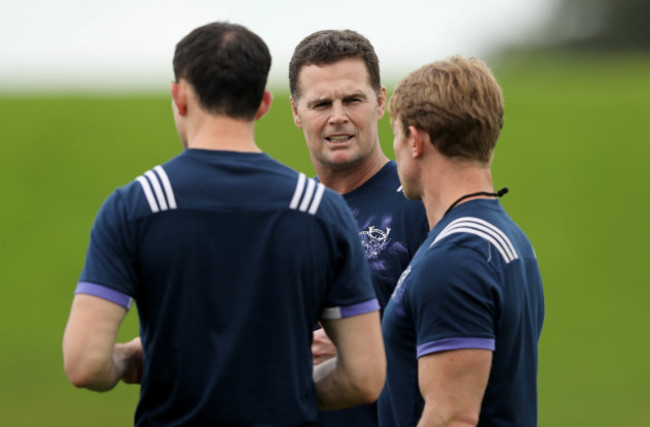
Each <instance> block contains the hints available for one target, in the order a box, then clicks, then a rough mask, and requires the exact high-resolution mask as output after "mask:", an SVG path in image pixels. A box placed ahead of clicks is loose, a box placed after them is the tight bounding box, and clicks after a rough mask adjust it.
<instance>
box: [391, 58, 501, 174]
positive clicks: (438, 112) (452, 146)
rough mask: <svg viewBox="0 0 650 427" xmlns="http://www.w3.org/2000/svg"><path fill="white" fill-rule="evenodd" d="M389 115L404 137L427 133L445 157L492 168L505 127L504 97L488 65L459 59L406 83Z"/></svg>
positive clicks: (428, 69) (422, 72)
mask: <svg viewBox="0 0 650 427" xmlns="http://www.w3.org/2000/svg"><path fill="white" fill-rule="evenodd" d="M388 112H389V114H390V116H391V120H393V121H395V120H399V122H400V123H401V124H402V129H403V131H404V132H408V127H409V126H415V127H416V128H418V129H421V130H423V131H425V132H427V133H428V134H429V137H430V139H431V141H432V143H433V144H434V145H435V146H436V148H437V149H438V150H439V151H440V152H441V153H442V154H444V155H445V156H448V157H460V158H463V159H469V160H474V161H477V162H479V163H480V164H485V165H489V163H490V161H491V158H492V152H493V151H494V147H495V146H496V143H497V139H498V138H499V133H500V132H501V128H502V127H503V95H502V93H501V88H500V87H499V84H498V83H497V81H496V79H495V78H494V76H493V75H492V72H491V71H490V70H489V68H488V67H487V65H486V64H485V63H484V62H483V61H481V60H480V59H477V58H465V57H463V56H453V57H451V58H449V59H446V60H442V61H436V62H433V63H431V64H428V65H425V66H423V67H422V68H420V69H418V70H416V71H414V72H412V73H411V74H409V75H408V76H407V77H406V78H404V79H403V80H402V81H401V82H400V83H399V84H398V86H397V88H396V89H395V92H394V94H393V96H392V97H391V98H390V100H389V102H388Z"/></svg>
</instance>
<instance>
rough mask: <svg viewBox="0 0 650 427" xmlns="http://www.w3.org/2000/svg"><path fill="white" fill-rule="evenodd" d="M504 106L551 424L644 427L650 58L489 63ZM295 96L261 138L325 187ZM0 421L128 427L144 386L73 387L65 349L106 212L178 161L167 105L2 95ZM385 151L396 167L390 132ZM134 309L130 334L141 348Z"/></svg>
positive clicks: (500, 155) (500, 158)
mask: <svg viewBox="0 0 650 427" xmlns="http://www.w3.org/2000/svg"><path fill="white" fill-rule="evenodd" d="M490 65H491V66H492V68H493V70H494V72H495V74H496V76H497V78H498V80H499V81H500V83H501V85H502V88H503V91H504V95H505V100H506V121H505V126H504V130H503V134H502V137H501V139H500V141H499V144H498V147H497V152H496V155H495V160H494V165H493V172H494V179H495V186H496V187H497V188H500V187H501V186H508V187H509V188H510V193H509V194H508V195H507V196H505V197H504V198H503V199H502V203H503V204H504V205H505V206H506V208H507V209H508V211H509V212H510V214H511V216H512V217H513V218H514V219H515V220H516V221H517V222H518V223H519V224H520V225H521V226H522V227H523V228H524V229H525V230H526V231H527V233H528V234H529V236H530V238H531V240H532V242H533V244H534V246H535V249H536V252H537V254H538V258H539V261H540V264H541V269H542V274H543V278H544V284H545V292H546V305H547V317H546V323H545V326H544V331H543V334H542V339H541V351H540V367H539V395H540V407H539V410H540V416H539V419H540V425H541V426H576V425H581V426H613V425H617V426H628V425H630V426H631V425H648V420H650V404H649V403H650V387H649V386H648V385H649V384H650V366H649V364H648V361H649V360H650V345H648V341H649V339H650V332H648V331H649V328H648V326H649V325H650V310H648V308H647V302H648V300H649V298H650V287H649V286H648V284H649V281H648V279H647V273H646V269H645V267H646V265H647V264H646V263H647V259H646V258H647V255H648V253H649V252H648V250H647V249H646V244H647V242H648V241H650V233H649V231H648V230H649V227H648V223H647V221H648V220H647V217H646V215H647V214H648V199H647V195H648V189H647V188H648V184H649V183H650V168H649V167H648V165H647V162H648V158H649V157H650V146H649V144H648V135H649V134H650V123H649V122H650V120H649V119H648V114H649V113H650V84H649V83H650V79H649V76H650V59H649V58H648V57H646V56H643V55H608V56H602V55H598V56H596V55H566V56H561V55H560V56H557V55H556V56H550V55H549V54H544V55H537V56H520V57H518V58H515V59H513V58H512V57H510V58H509V59H505V58H504V59H495V60H493V61H491V62H490ZM288 97H289V96H288V94H287V93H282V92H276V93H275V101H274V105H273V106H272V108H271V111H270V112H269V114H268V115H267V116H265V117H264V118H262V120H261V121H260V122H259V125H258V128H257V129H258V130H257V141H258V143H259V145H260V146H261V147H262V148H263V149H264V150H266V151H267V152H269V153H270V154H271V155H273V156H274V157H276V158H277V159H279V160H281V161H283V162H285V163H287V164H289V165H291V166H293V167H294V168H296V169H299V170H301V171H304V172H306V173H308V174H313V168H312V166H311V164H310V163H309V160H308V154H307V149H306V147H305V144H304V142H303V139H302V133H301V132H300V131H299V130H298V129H297V128H295V127H294V125H293V121H292V118H291V113H290V106H289V102H288ZM0 117H1V120H2V138H3V140H4V141H5V142H4V143H3V146H2V158H1V167H0V182H2V200H3V202H2V208H1V210H2V221H1V222H0V259H1V260H2V266H3V268H2V269H0V283H2V284H3V295H4V301H5V303H4V307H3V310H2V311H1V313H2V314H1V316H2V317H1V318H0V328H1V331H2V332H1V336H2V338H3V345H2V348H3V350H2V353H1V354H2V356H1V357H2V363H0V373H1V381H0V420H1V424H2V425H7V426H36V425H49V426H85V425H88V424H89V422H90V421H89V420H91V419H92V420H93V421H92V424H95V425H98V426H99V425H102V426H104V425H105V426H116V425H129V424H130V423H131V422H132V421H131V420H132V415H133V410H134V408H135V405H136V402H137V395H138V388H137V387H136V386H127V385H124V384H119V385H118V386H117V387H116V388H115V389H114V390H113V391H111V392H108V393H94V392H89V391H85V390H77V389H75V388H73V387H72V386H71V385H70V384H69V383H68V382H67V380H66V377H65V375H64V373H63V369H62V357H61V338H62V333H63V330H64V327H65V322H66V320H67V315H68V311H69V308H70V303H71V300H72V292H73V290H74V288H75V285H76V280H77V277H78V274H79V272H80V270H81V268H82V265H83V261H84V253H85V249H86V245H87V242H88V233H89V230H90V227H91V224H92V221H93V219H94V216H95V213H96V211H97V209H98V208H99V206H100V204H101V202H102V201H103V200H104V198H105V197H106V196H107V195H108V194H109V193H110V192H111V191H112V190H113V189H114V188H115V187H117V186H121V185H123V184H126V183H127V182H129V181H131V180H132V179H133V178H134V177H135V176H137V175H139V174H140V173H142V172H143V171H144V170H146V169H149V168H151V167H152V166H154V165H156V164H159V163H161V162H164V161H165V160H167V159H168V158H169V157H171V156H173V155H175V154H177V153H179V152H180V150H181V148H180V144H179V142H178V140H177V136H176V132H175V129H174V127H173V122H172V116H171V111H170V99H169V97H168V96H166V95H151V96H144V95H141V96H135V95H134V96H89V95H88V96H4V97H0ZM380 125H381V126H380V127H381V141H382V145H383V146H384V148H385V151H386V153H387V154H389V156H390V157H393V152H392V145H391V144H392V134H391V131H390V127H389V123H388V118H387V117H385V118H384V119H383V120H382V122H381V123H380ZM136 317H137V316H136V313H135V311H134V312H132V313H130V314H129V316H127V321H126V323H125V325H124V327H123V329H122V331H121V333H120V339H122V340H126V339H129V338H130V337H132V336H134V335H136V334H137V318H136Z"/></svg>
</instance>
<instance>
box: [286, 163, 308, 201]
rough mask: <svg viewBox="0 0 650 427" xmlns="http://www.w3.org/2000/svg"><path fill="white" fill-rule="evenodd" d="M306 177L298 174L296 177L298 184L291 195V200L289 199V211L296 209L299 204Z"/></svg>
mask: <svg viewBox="0 0 650 427" xmlns="http://www.w3.org/2000/svg"><path fill="white" fill-rule="evenodd" d="M306 179H307V177H306V176H305V174H304V173H302V172H301V173H300V175H298V184H296V191H294V193H293V198H292V199H291V203H290V204H289V207H290V208H291V209H296V208H297V207H298V202H300V196H302V190H303V189H304V188H305V180H306Z"/></svg>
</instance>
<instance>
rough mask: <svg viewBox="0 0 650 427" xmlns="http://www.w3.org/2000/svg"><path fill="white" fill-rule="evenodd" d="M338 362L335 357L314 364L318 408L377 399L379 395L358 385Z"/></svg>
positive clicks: (334, 407)
mask: <svg viewBox="0 0 650 427" xmlns="http://www.w3.org/2000/svg"><path fill="white" fill-rule="evenodd" d="M337 362H338V360H337V359H336V358H334V359H329V360H327V361H325V362H323V363H321V364H319V365H317V366H314V383H315V385H316V397H317V399H318V409H320V410H333V409H342V408H347V407H349V406H355V405H361V404H366V403H371V402H373V401H375V400H376V398H377V396H376V395H374V394H370V393H368V391H367V390H364V389H361V388H358V387H356V386H355V381H353V380H352V378H351V377H350V375H348V374H346V372H345V371H344V370H343V369H341V366H340V365H338V364H337ZM356 384H358V382H356Z"/></svg>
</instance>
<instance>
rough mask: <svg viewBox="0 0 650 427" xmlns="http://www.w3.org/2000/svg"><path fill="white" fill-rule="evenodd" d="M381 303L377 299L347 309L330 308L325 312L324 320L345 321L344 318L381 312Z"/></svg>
mask: <svg viewBox="0 0 650 427" xmlns="http://www.w3.org/2000/svg"><path fill="white" fill-rule="evenodd" d="M379 308H380V307H379V302H378V301H377V299H376V298H373V299H371V300H368V301H364V302H360V303H358V304H353V305H347V306H345V307H328V308H325V309H324V310H323V313H322V315H321V318H322V319H343V318H344V317H351V316H358V315H359V314H365V313H369V312H371V311H377V310H379Z"/></svg>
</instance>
